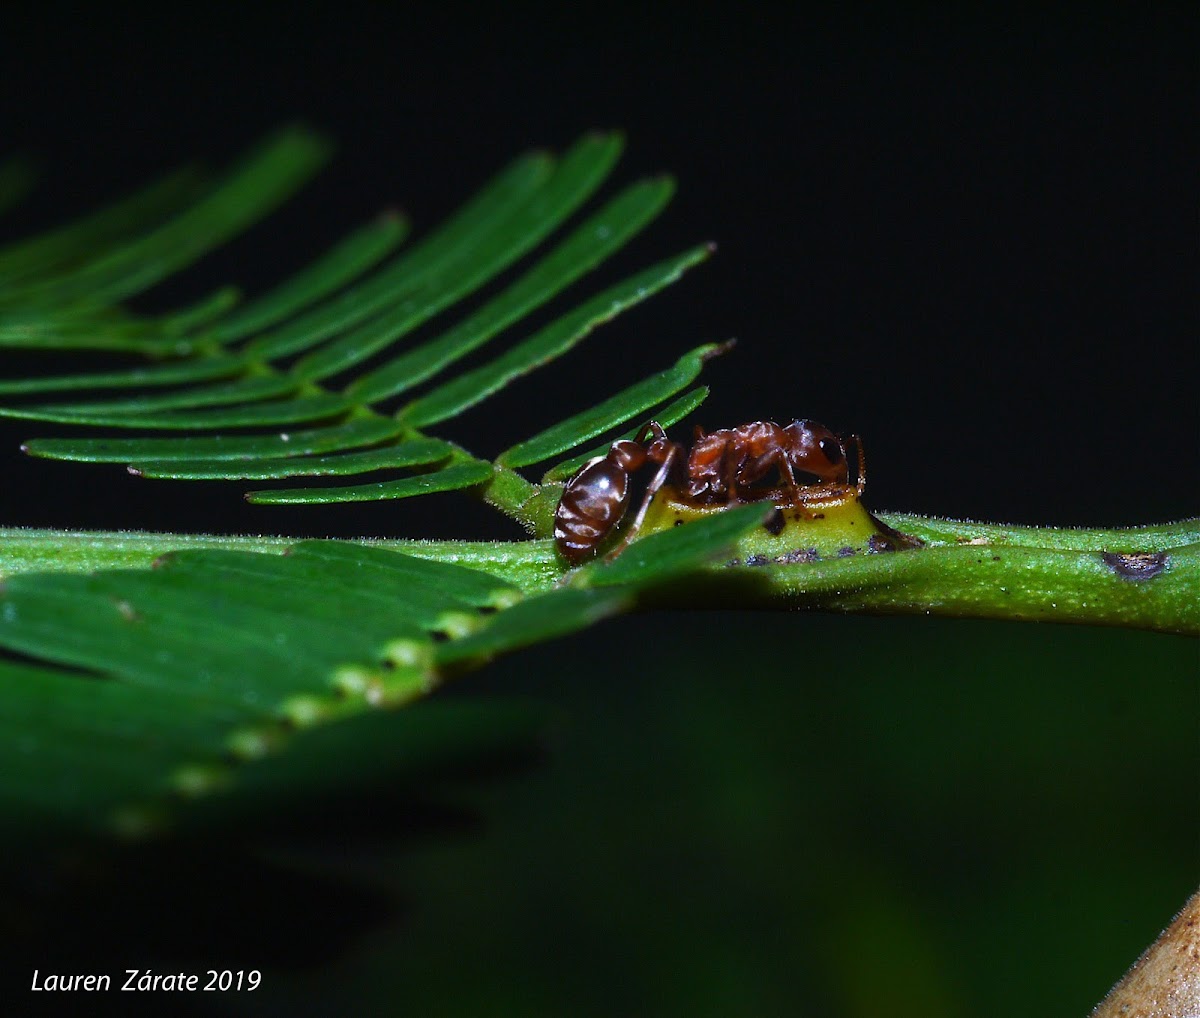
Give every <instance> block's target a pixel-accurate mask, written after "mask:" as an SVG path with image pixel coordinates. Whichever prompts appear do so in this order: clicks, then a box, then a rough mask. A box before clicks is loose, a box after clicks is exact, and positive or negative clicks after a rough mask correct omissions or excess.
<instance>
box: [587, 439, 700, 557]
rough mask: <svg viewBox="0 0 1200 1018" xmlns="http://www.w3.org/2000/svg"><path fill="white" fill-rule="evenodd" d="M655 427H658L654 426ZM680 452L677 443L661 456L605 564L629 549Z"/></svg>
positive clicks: (672, 443)
mask: <svg viewBox="0 0 1200 1018" xmlns="http://www.w3.org/2000/svg"><path fill="white" fill-rule="evenodd" d="M655 427H658V425H655ZM658 430H659V431H660V432H661V431H662V429H661V428H659V429H658ZM681 452H682V447H681V446H680V445H679V443H678V442H671V443H670V445H669V447H668V449H667V453H666V455H664V456H663V460H662V464H661V465H660V466H659V468H658V473H656V474H655V475H654V477H653V478H651V480H650V483H649V484H647V485H646V492H645V494H643V495H642V502H641V505H639V506H638V511H637V513H636V514H635V515H634V517H633V520H632V521H631V522H630V523H629V525H628V526H627V527H626V528H625V533H624V534H623V535H622V537H621V541H620V543H619V544H618V545H617V546H616V547H615V548H613V550H612V551H610V552H609V553H608V554H607V555H605V556H604V561H605V562H611V561H612V560H613V559H615V558H616V557H617V556H618V555H620V554H621V552H623V551H624V550H625V549H626V548H627V547H629V544H630V542H631V541H632V540H633V539H634V538H635V537H637V532H638V531H639V530H640V529H641V527H642V520H644V519H645V518H646V510H647V509H649V508H650V501H651V499H653V498H654V496H655V495H656V494H657V493H658V489H659V488H661V487H662V486H663V485H664V484H666V482H667V478H668V477H670V476H671V468H672V467H674V466H675V463H676V462H677V461H678V458H679V454H680V453H681Z"/></svg>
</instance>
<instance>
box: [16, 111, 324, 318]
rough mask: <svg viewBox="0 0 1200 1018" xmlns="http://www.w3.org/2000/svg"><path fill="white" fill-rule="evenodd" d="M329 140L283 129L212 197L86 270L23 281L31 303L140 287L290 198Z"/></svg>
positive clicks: (23, 298)
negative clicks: (25, 282) (25, 283)
mask: <svg viewBox="0 0 1200 1018" xmlns="http://www.w3.org/2000/svg"><path fill="white" fill-rule="evenodd" d="M328 152H329V149H328V146H327V145H326V143H325V142H324V141H322V140H321V139H319V138H318V137H316V136H315V135H313V134H311V133H310V132H308V131H304V130H301V129H292V130H286V131H281V132H280V133H279V134H277V135H276V136H275V137H273V138H271V139H268V140H267V141H266V142H264V143H263V144H262V145H261V146H260V147H259V148H258V150H256V151H255V152H252V153H251V154H250V155H249V156H248V157H247V158H246V159H245V160H244V161H243V162H242V163H241V164H240V165H239V166H238V167H236V168H235V169H234V170H233V171H232V172H231V173H230V174H229V175H228V177H227V178H226V181H225V183H224V184H223V186H219V187H217V188H215V189H214V190H213V191H211V192H210V193H209V194H208V195H206V196H205V197H203V198H201V199H200V200H199V201H197V202H196V203H195V204H194V205H192V207H191V208H188V209H186V210H185V211H183V212H180V213H179V214H178V215H176V216H174V217H173V218H171V219H169V220H168V221H167V222H165V223H162V224H161V225H158V226H155V227H152V228H151V229H150V230H149V231H148V232H146V233H145V234H143V235H142V236H141V237H138V238H136V239H134V240H130V241H128V242H126V243H123V244H119V245H118V246H116V247H114V248H113V249H111V250H109V251H106V252H105V253H103V254H101V255H100V256H99V257H96V258H93V259H91V260H89V261H87V262H86V263H84V264H83V265H81V266H80V267H78V268H74V269H70V270H67V271H64V272H62V273H60V274H58V275H53V276H51V277H50V278H47V279H39V280H38V281H36V282H34V283H30V284H27V285H26V286H24V287H22V288H21V289H20V290H19V291H18V293H17V295H16V300H19V301H20V303H22V304H24V305H26V306H33V307H42V308H45V307H50V308H53V307H59V306H62V305H64V304H67V305H69V304H71V303H72V302H76V301H81V302H84V303H85V304H88V305H100V304H105V303H109V302H112V301H117V300H121V299H124V298H127V297H130V296H132V295H133V294H136V293H140V292H141V291H143V290H145V289H147V288H148V287H150V286H152V285H153V284H154V283H156V282H158V281H159V280H161V279H163V278H164V277H166V276H168V275H170V274H171V273H172V272H175V271H177V270H178V269H180V268H182V267H184V266H186V265H189V264H190V263H191V262H193V261H195V260H196V259H197V258H199V257H200V256H201V255H202V254H204V253H206V252H207V251H209V250H211V249H212V248H213V247H216V246H217V245H218V244H221V243H222V242H224V241H225V240H228V239H229V238H230V237H232V236H234V235H235V234H237V233H239V232H240V231H241V230H244V229H245V228H246V227H248V226H249V225H251V224H252V223H254V222H255V221H256V220H258V219H260V218H262V217H263V216H264V215H266V214H267V213H268V212H270V211H271V210H272V209H273V208H275V207H276V206H277V205H278V204H279V203H280V202H281V201H283V200H284V199H285V198H286V197H288V196H289V195H290V194H291V193H292V192H293V191H294V190H295V189H296V188H297V187H299V185H300V184H302V183H303V182H304V181H305V180H306V179H307V178H308V177H309V176H311V175H312V173H313V172H314V171H315V170H316V169H317V168H318V166H320V164H321V163H322V162H324V160H325V158H326V157H327V155H328Z"/></svg>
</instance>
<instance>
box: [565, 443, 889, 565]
mask: <svg viewBox="0 0 1200 1018" xmlns="http://www.w3.org/2000/svg"><path fill="white" fill-rule="evenodd" d="M850 441H852V442H854V444H855V446H856V448H857V450H858V494H859V496H860V497H861V495H862V493H863V489H864V488H865V487H866V466H865V463H864V461H863V451H862V442H861V441H860V440H859V438H858V436H857V435H852V436H851V437H850ZM647 463H653V464H657V465H658V471H657V472H656V473H655V475H654V477H653V478H652V479H651V481H650V483H649V484H647V485H646V491H645V494H643V496H642V501H641V504H640V505H639V506H638V510H637V514H636V515H635V516H634V518H633V521H632V522H631V523H630V524H629V526H628V528H627V529H626V533H625V536H624V538H623V539H622V540H621V543H620V544H619V545H617V547H616V548H614V549H613V550H612V551H611V552H610V553H609V555H608V557H609V558H613V557H615V556H616V555H618V554H620V552H621V551H623V550H624V549H625V547H626V546H627V545H628V544H629V542H630V541H632V540H633V538H634V536H635V535H636V534H637V532H638V529H639V528H640V527H641V525H642V520H643V519H645V516H646V510H647V509H648V508H649V506H650V501H651V499H653V498H654V496H655V494H656V493H657V492H658V491H659V489H660V488H662V486H663V485H664V484H666V483H667V482H668V481H672V482H673V483H675V485H676V486H677V487H678V488H679V489H680V491H681V493H682V494H683V495H684V496H685V497H686V498H688V499H690V500H692V501H693V502H696V503H698V504H701V505H718V504H726V505H733V504H735V503H738V502H742V501H757V500H762V499H767V498H770V499H774V500H778V499H779V498H781V497H784V496H786V498H787V500H788V501H789V502H791V503H793V504H794V503H796V502H797V501H799V500H800V498H801V494H800V489H801V488H802V487H809V486H810V485H807V484H801V483H800V482H799V481H797V479H796V475H797V474H800V475H801V476H805V475H807V476H809V477H813V478H815V479H816V481H817V483H818V484H819V485H830V486H833V485H838V486H842V487H847V486H849V483H850V468H849V466H848V464H847V460H846V444H845V443H844V442H843V441H842V440H841V439H840V438H838V436H837V435H835V434H834V433H833V432H832V431H830V430H829V429H828V428H827V427H825V426H824V425H823V424H817V423H816V422H815V421H792V423H791V424H789V425H787V427H780V426H779V425H778V424H776V423H775V422H774V421H753V422H751V423H750V424H740V425H738V426H737V427H736V428H725V429H722V430H720V431H713V432H711V433H709V434H705V433H704V431H703V430H702V429H701V428H699V427H697V428H696V434H695V439H694V441H693V443H692V447H691V449H687V448H686V447H685V446H684V445H683V444H682V443H680V442H672V441H671V440H670V439H669V438H667V433H666V432H665V431H664V430H663V429H662V427H661V425H659V424H658V423H657V422H656V421H650V422H649V423H648V424H646V425H644V426H643V427H642V429H641V430H640V431H639V432H638V433H637V436H636V437H635V438H634V439H633V440H632V441H630V440H629V439H619V440H617V441H616V442H613V444H612V446H611V447H610V448H609V450H608V454H607V455H606V456H597V457H596V458H595V459H591V460H589V461H588V462H587V463H585V464H584V465H583V466H582V467H581V468H580V469H579V471H578V473H576V474H575V476H574V477H572V478H571V479H570V480H569V481H568V482H567V483H566V485H565V487H564V488H563V493H562V498H561V499H560V500H559V503H558V509H557V510H556V511H555V513H554V540H555V542H556V543H557V545H558V550H559V551H561V552H562V554H563V555H564V556H565V557H566V558H567V560H568V561H570V562H572V563H575V562H580V561H582V560H583V559H584V558H586V557H587V556H588V555H590V554H592V553H593V552H595V550H596V549H597V547H599V545H600V544H601V542H602V541H603V540H604V539H605V538H606V537H607V536H608V535H609V533H610V532H611V531H612V530H613V528H614V527H616V525H617V524H618V523H619V522H620V521H621V519H622V518H623V517H624V515H625V509H626V506H627V504H628V502H629V477H630V474H632V473H633V472H634V471H636V470H640V469H641V468H642V467H643V466H645V465H646V464H647ZM772 470H778V476H779V478H780V480H781V481H782V488H763V487H761V486H758V487H755V485H756V484H757V483H758V482H760V481H762V480H763V479H764V478H766V477H767V476H768V475H769V474H770V473H771V471H772Z"/></svg>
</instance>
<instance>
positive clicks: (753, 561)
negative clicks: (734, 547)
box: [746, 555, 771, 566]
mask: <svg viewBox="0 0 1200 1018" xmlns="http://www.w3.org/2000/svg"><path fill="white" fill-rule="evenodd" d="M770 561H771V560H770V559H769V558H767V556H766V555H747V556H746V565H748V566H765V565H767V564H768V563H769V562H770Z"/></svg>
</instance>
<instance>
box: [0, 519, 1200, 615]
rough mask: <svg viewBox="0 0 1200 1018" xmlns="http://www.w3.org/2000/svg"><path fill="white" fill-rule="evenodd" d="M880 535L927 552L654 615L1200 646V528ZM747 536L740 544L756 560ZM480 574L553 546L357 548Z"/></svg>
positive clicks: (72, 559)
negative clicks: (821, 617)
mask: <svg viewBox="0 0 1200 1018" xmlns="http://www.w3.org/2000/svg"><path fill="white" fill-rule="evenodd" d="M879 519H881V520H882V521H883V522H884V523H886V524H887V525H888V526H890V527H893V528H894V529H897V530H901V531H903V532H905V533H906V534H909V535H914V536H917V537H920V538H921V539H922V540H924V541H925V542H926V545H927V546H926V547H925V548H921V549H916V550H911V551H898V552H890V553H885V554H857V553H856V554H847V555H845V556H843V557H836V558H824V559H821V560H818V561H811V562H790V563H779V562H773V561H772V562H769V563H766V564H763V565H737V566H733V567H731V566H729V565H714V566H712V567H710V568H709V569H708V570H706V571H705V572H704V574H703V576H702V577H689V578H688V580H687V581H686V582H684V583H682V584H676V585H673V586H670V587H668V588H664V589H663V590H662V591H661V592H660V593H659V594H657V595H655V597H654V598H653V603H655V604H657V605H669V606H672V607H687V606H695V605H700V604H707V605H711V604H719V605H722V606H727V607H769V608H810V609H818V610H827V611H848V612H865V613H871V614H929V615H948V616H955V617H979V618H999V619H1022V620H1041V621H1056V622H1076V623H1087V624H1093V625H1112V626H1126V627H1132V628H1142V629H1154V630H1159V631H1165V632H1174V633H1184V634H1193V635H1195V634H1200V597H1197V593H1198V592H1200V520H1198V519H1192V520H1185V521H1182V522H1179V523H1174V524H1166V525H1163V526H1154V527H1137V528H1129V529H1118V530H1102V529H1057V528H1049V527H1009V526H999V525H994V524H980V523H970V522H956V521H952V520H939V519H934V518H929V517H917V516H909V515H901V514H891V513H885V514H879ZM754 540H756V535H755V534H751V535H749V536H748V537H747V538H746V539H744V542H743V544H744V547H743V546H739V548H738V549H736V550H737V551H739V552H741V554H742V556H743V560H745V561H751V557H750V556H749V554H748V553H749V552H752V551H753V542H754ZM293 543H295V542H294V540H293V539H290V538H286V537H266V536H264V537H255V536H244V537H217V536H205V535H174V534H152V533H145V532H132V531H131V532H118V533H72V532H63V531H49V530H26V529H0V577H3V576H7V575H11V574H13V573H17V572H25V571H46V570H68V571H91V570H97V569H111V568H130V567H135V568H136V567H146V566H149V565H150V564H151V563H152V562H153V561H154V559H155V558H157V557H158V556H159V555H161V554H163V553H164V552H167V551H172V550H178V549H183V548H208V549H236V550H243V551H263V552H270V551H282V550H283V549H285V548H287V547H288V546H289V545H291V544H293ZM359 543H363V544H370V545H375V546H378V547H387V548H392V549H395V550H397V551H403V552H405V553H407V554H410V555H415V556H418V557H421V558H430V559H436V560H438V561H442V562H453V563H456V564H458V565H463V566H471V567H474V568H477V569H482V570H485V571H488V572H491V573H494V574H496V575H498V576H501V577H503V578H504V579H506V580H509V581H510V582H512V583H514V584H516V585H517V586H519V587H520V588H521V589H522V590H524V591H525V592H526V593H527V594H534V593H540V592H542V591H545V590H548V589H550V588H551V587H553V586H554V585H555V584H556V583H558V582H560V581H561V580H562V579H563V577H564V576H565V575H566V573H567V570H566V567H565V564H564V563H563V562H562V560H561V559H560V558H559V557H558V555H557V552H556V551H555V549H554V545H553V542H551V541H545V540H531V541H514V542H501V541H496V542H479V541H398V540H377V539H363V540H362V541H361V542H359Z"/></svg>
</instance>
